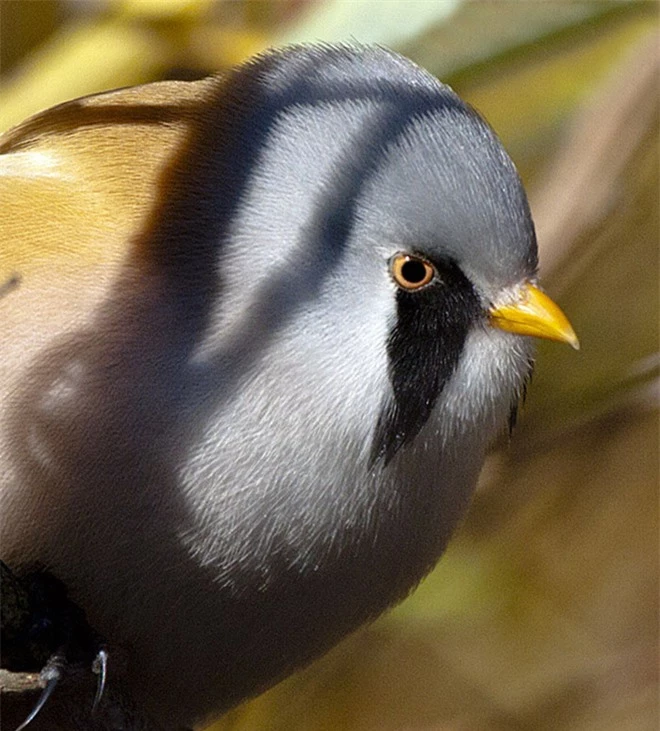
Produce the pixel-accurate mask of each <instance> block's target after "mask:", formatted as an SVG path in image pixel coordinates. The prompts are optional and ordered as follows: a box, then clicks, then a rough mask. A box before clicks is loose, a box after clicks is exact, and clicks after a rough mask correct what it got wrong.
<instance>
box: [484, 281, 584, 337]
mask: <svg viewBox="0 0 660 731" xmlns="http://www.w3.org/2000/svg"><path fill="white" fill-rule="evenodd" d="M489 314H490V324H491V325H492V326H493V327H499V328H500V329H501V330H507V331H508V332H512V333H517V334H518V335H533V336H535V337H537V338H546V339H547V340H558V341H559V342H561V343H568V344H569V345H570V346H572V347H573V348H575V350H579V349H580V342H579V340H578V338H577V335H576V334H575V330H573V328H572V326H571V323H570V322H569V321H568V318H567V317H566V315H565V314H564V313H563V312H562V311H561V310H560V309H559V307H558V306H557V305H556V304H555V303H554V302H553V301H552V300H551V299H550V297H548V295H547V294H544V293H543V292H541V290H540V289H538V288H537V287H535V286H534V285H533V284H530V283H529V282H526V283H525V284H524V285H523V286H522V287H520V289H519V291H518V293H517V294H516V296H515V298H514V299H512V300H509V301H507V302H503V303H502V304H500V305H493V307H491V309H490V313H489Z"/></svg>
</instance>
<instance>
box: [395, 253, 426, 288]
mask: <svg viewBox="0 0 660 731" xmlns="http://www.w3.org/2000/svg"><path fill="white" fill-rule="evenodd" d="M401 276H402V277H403V278H404V279H405V280H406V282H410V284H419V283H420V282H423V281H424V279H426V267H425V266H424V264H423V262H421V261H419V260H416V259H409V260H408V261H407V262H406V263H405V264H404V265H403V266H402V267H401Z"/></svg>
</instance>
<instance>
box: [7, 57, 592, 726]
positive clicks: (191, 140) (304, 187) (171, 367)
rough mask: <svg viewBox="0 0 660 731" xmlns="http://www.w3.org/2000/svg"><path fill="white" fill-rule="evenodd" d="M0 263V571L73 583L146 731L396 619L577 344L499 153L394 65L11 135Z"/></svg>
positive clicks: (207, 90) (172, 96)
mask: <svg viewBox="0 0 660 731" xmlns="http://www.w3.org/2000/svg"><path fill="white" fill-rule="evenodd" d="M0 237H1V239H2V245H1V249H0V333H1V335H2V338H1V341H2V358H0V501H1V503H2V510H1V512H0V530H1V535H2V545H1V554H0V557H1V558H2V559H3V560H4V561H6V562H7V564H8V565H10V566H11V567H12V568H13V569H14V570H18V571H19V572H20V571H22V570H23V571H25V570H28V568H29V567H33V566H42V567H45V568H46V569H47V570H48V571H49V572H51V573H52V574H53V575H54V576H55V577H57V579H58V580H59V581H61V582H63V583H64V585H65V586H66V587H67V591H68V592H69V595H70V596H71V598H72V600H73V601H75V603H76V604H77V605H78V606H79V607H81V608H82V609H83V610H84V612H85V615H86V617H87V619H88V621H89V623H90V625H91V626H92V627H93V628H94V630H95V631H97V632H98V633H99V635H100V636H102V637H103V638H104V643H105V647H106V648H107V650H108V657H109V667H108V687H109V689H112V688H113V687H114V688H117V689H118V690H119V691H120V692H121V693H122V694H123V695H124V697H125V698H127V699H128V702H129V703H130V705H131V708H132V709H133V711H134V712H135V714H136V717H139V718H140V719H141V721H140V723H139V724H138V723H136V725H135V728H138V727H139V728H144V729H174V728H190V727H191V726H192V725H193V724H198V723H203V722H207V721H209V720H212V719H214V718H217V717H218V716H220V715H221V714H223V713H224V712H226V711H227V710H229V709H231V708H233V707H235V706H236V705H237V704H239V703H241V702H242V701H243V700H245V699H247V698H251V697H253V696H255V695H257V694H259V693H261V692H262V691H264V690H266V689H267V688H269V687H271V686H272V685H274V684H275V683H277V682H279V681H280V680H281V679H283V678H285V677H286V676H288V675H290V674H291V673H293V672H295V671H296V670H297V669H299V668H302V667H304V666H305V665H307V664H309V663H310V662H311V661H312V660H314V659H315V658H317V657H319V656H321V655H323V654H324V653H325V652H327V651H328V650H329V649H330V648H332V647H333V646H334V645H335V644H337V643H338V642H339V641H340V640H341V639H342V638H344V637H345V636H346V635H348V634H349V633H351V632H353V631H354V630H356V629H357V628H358V627H360V626H361V625H364V624H365V623H367V622H369V621H371V620H373V619H375V618H376V617H377V616H379V615H380V614H382V613H383V612H384V611H385V610H387V609H388V608H389V607H391V606H393V605H394V604H396V603H397V602H399V601H401V600H402V599H404V598H405V597H406V596H407V595H408V594H409V593H410V592H411V591H412V590H413V589H414V588H415V587H416V586H417V584H418V583H419V582H420V581H421V580H422V578H423V577H424V576H425V575H427V574H428V572H429V571H430V570H431V569H432V568H433V567H434V566H435V564H436V563H437V561H438V560H439V558H440V556H441V554H442V553H443V551H444V549H445V547H446V545H447V542H448V540H449V538H450V536H451V534H452V532H453V530H454V529H455V527H456V525H457V524H458V522H459V521H460V519H461V518H462V517H463V515H464V514H465V511H466V509H467V507H468V504H469V501H470V497H471V494H472V492H473V490H474V488H475V484H476V482H477V478H478V476H479V473H480V470H481V468H482V466H483V463H484V459H485V454H486V450H487V448H488V447H489V445H490V444H491V442H492V441H493V439H494V438H495V437H496V436H497V434H499V433H500V432H501V431H502V430H503V429H506V426H507V424H508V422H509V420H510V419H511V417H512V416H513V415H515V413H516V410H517V407H518V404H519V402H520V400H521V398H522V396H523V393H524V391H525V388H526V384H527V382H528V380H529V377H530V374H531V370H532V367H533V362H534V342H535V338H546V339H551V340H556V341H560V342H564V343H568V344H569V345H572V346H573V347H577V346H578V340H577V337H576V335H575V332H574V330H573V328H572V327H571V325H570V323H569V321H568V319H567V317H566V316H565V315H564V313H563V312H562V311H561V309H560V308H559V306H558V305H556V304H555V303H554V302H553V300H552V299H551V298H550V297H549V296H548V295H547V294H545V293H544V292H543V290H542V289H541V287H540V284H539V281H538V253H537V242H536V236H535V231H534V224H533V221H532V218H531V214H530V209H529V205H528V201H527V198H526V195H525V191H524V189H523V186H522V183H521V180H520V178H519V175H518V173H517V171H516V168H515V166H514V164H513V162H512V161H511V159H510V157H509V156H508V155H507V153H506V152H505V150H504V148H503V146H502V144H501V142H500V141H499V140H498V138H497V137H496V134H495V133H494V131H493V130H492V129H491V127H490V126H489V125H488V123H487V122H486V121H485V120H484V119H482V117H481V116H480V115H479V114H478V113H477V112H476V111H475V110H474V109H472V108H471V107H470V106H469V105H468V104H467V103H465V102H464V101H462V100H461V99H460V98H459V97H458V96H457V95H456V94H455V93H454V92H453V91H452V90H451V89H450V88H449V87H448V86H446V85H444V84H443V83H441V82H440V81H438V80H437V79H436V78H435V77H434V76H432V75H431V74H430V73H428V72H427V71H425V70H423V69H422V68H420V67H418V66H417V65H416V64H414V63H413V62H412V61H410V60H409V59H407V58H405V57H403V56H401V55H399V54H397V53H395V52H393V51H390V50H388V49H386V48H383V47H380V46H374V45H367V44H364V45H362V44H359V43H351V44H336V45H333V44H321V43H319V44H308V45H296V46H287V47H283V48H277V49H271V50H268V51H265V52H263V53H261V54H259V55H257V56H255V57H253V58H251V59H249V60H247V61H246V62H244V63H242V64H241V65H239V66H237V67H235V68H233V69H231V70H229V71H227V72H226V73H224V74H222V75H219V76H212V77H209V78H206V79H202V80H197V81H162V82H155V83H149V84H145V85H142V86H137V87H131V88H125V89H119V90H115V91H110V92H105V93H101V94H98V95H93V96H88V97H84V98H81V99H76V100H73V101H69V102H66V103H64V104H61V105H59V106H56V107H54V108H51V109H49V110H46V111H44V112H42V113H40V114H37V115H36V116H34V117H32V118H30V119H28V120H26V121H25V122H23V123H22V124H19V125H18V126H17V127H15V128H13V129H11V130H9V131H8V132H6V133H4V135H2V137H0ZM113 657H120V658H122V660H121V662H119V661H118V662H117V664H116V665H115V666H114V667H113V663H112V658H113ZM43 712H44V713H47V709H46V710H45V711H43ZM72 723H73V722H72ZM72 727H73V726H72ZM84 727H85V728H91V726H84Z"/></svg>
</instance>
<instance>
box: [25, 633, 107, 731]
mask: <svg viewBox="0 0 660 731" xmlns="http://www.w3.org/2000/svg"><path fill="white" fill-rule="evenodd" d="M92 672H94V673H96V674H97V675H98V676H99V680H98V683H97V685H96V695H95V696H94V703H93V704H92V713H95V712H96V709H97V708H98V705H99V703H100V702H101V699H102V698H103V692H104V691H105V680H106V677H107V674H108V653H107V651H106V649H105V648H104V647H102V648H101V649H100V650H99V651H98V654H97V655H96V658H95V659H94V663H93V665H92ZM17 731H18V729H17Z"/></svg>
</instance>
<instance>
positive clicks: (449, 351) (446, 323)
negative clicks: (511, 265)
mask: <svg viewBox="0 0 660 731" xmlns="http://www.w3.org/2000/svg"><path fill="white" fill-rule="evenodd" d="M435 264H436V268H437V269H438V272H439V277H438V278H437V280H435V281H433V282H432V283H431V284H429V285H428V286H427V287H424V288H422V289H420V290H416V291H407V290H404V289H400V290H399V291H398V293H397V298H396V302H397V317H396V322H395V324H394V327H393V328H392V330H391V332H390V335H389V338H388V341H387V354H388V359H389V378H390V383H391V386H392V393H391V396H390V397H389V398H388V399H387V401H386V403H385V404H384V406H383V408H382V410H381V413H380V417H379V419H378V423H377V427H376V432H375V438H374V443H373V447H372V453H371V457H372V463H373V462H375V461H377V460H383V461H384V463H385V464H387V463H388V462H389V461H390V460H391V459H392V457H393V456H394V455H395V454H396V452H397V451H398V450H399V449H400V448H401V447H402V446H404V445H405V444H408V443H410V442H411V441H412V440H413V439H414V438H415V436H417V434H418V433H419V431H420V429H421V428H422V427H423V426H424V424H425V423H426V422H427V420H428V418H429V416H430V414H431V411H432V410H433V407H434V406H435V403H436V401H437V399H438V396H439V394H440V393H441V391H442V389H443V388H444V386H445V384H446V383H447V382H448V381H449V379H450V378H451V376H452V374H453V373H454V371H455V370H456V367H457V365H458V363H459V361H460V358H461V354H462V352H463V346H464V344H465V340H466V338H467V335H468V332H469V330H470V328H471V326H472V325H473V324H474V323H475V322H476V321H478V320H479V319H480V318H482V317H483V311H482V308H481V305H480V302H479V298H478V297H477V294H476V292H475V291H474V289H473V287H472V284H471V283H470V281H469V280H468V279H467V278H466V277H465V275H464V274H463V273H462V272H461V270H460V269H459V267H458V266H457V265H456V264H455V263H453V262H449V263H447V262H444V263H435Z"/></svg>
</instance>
